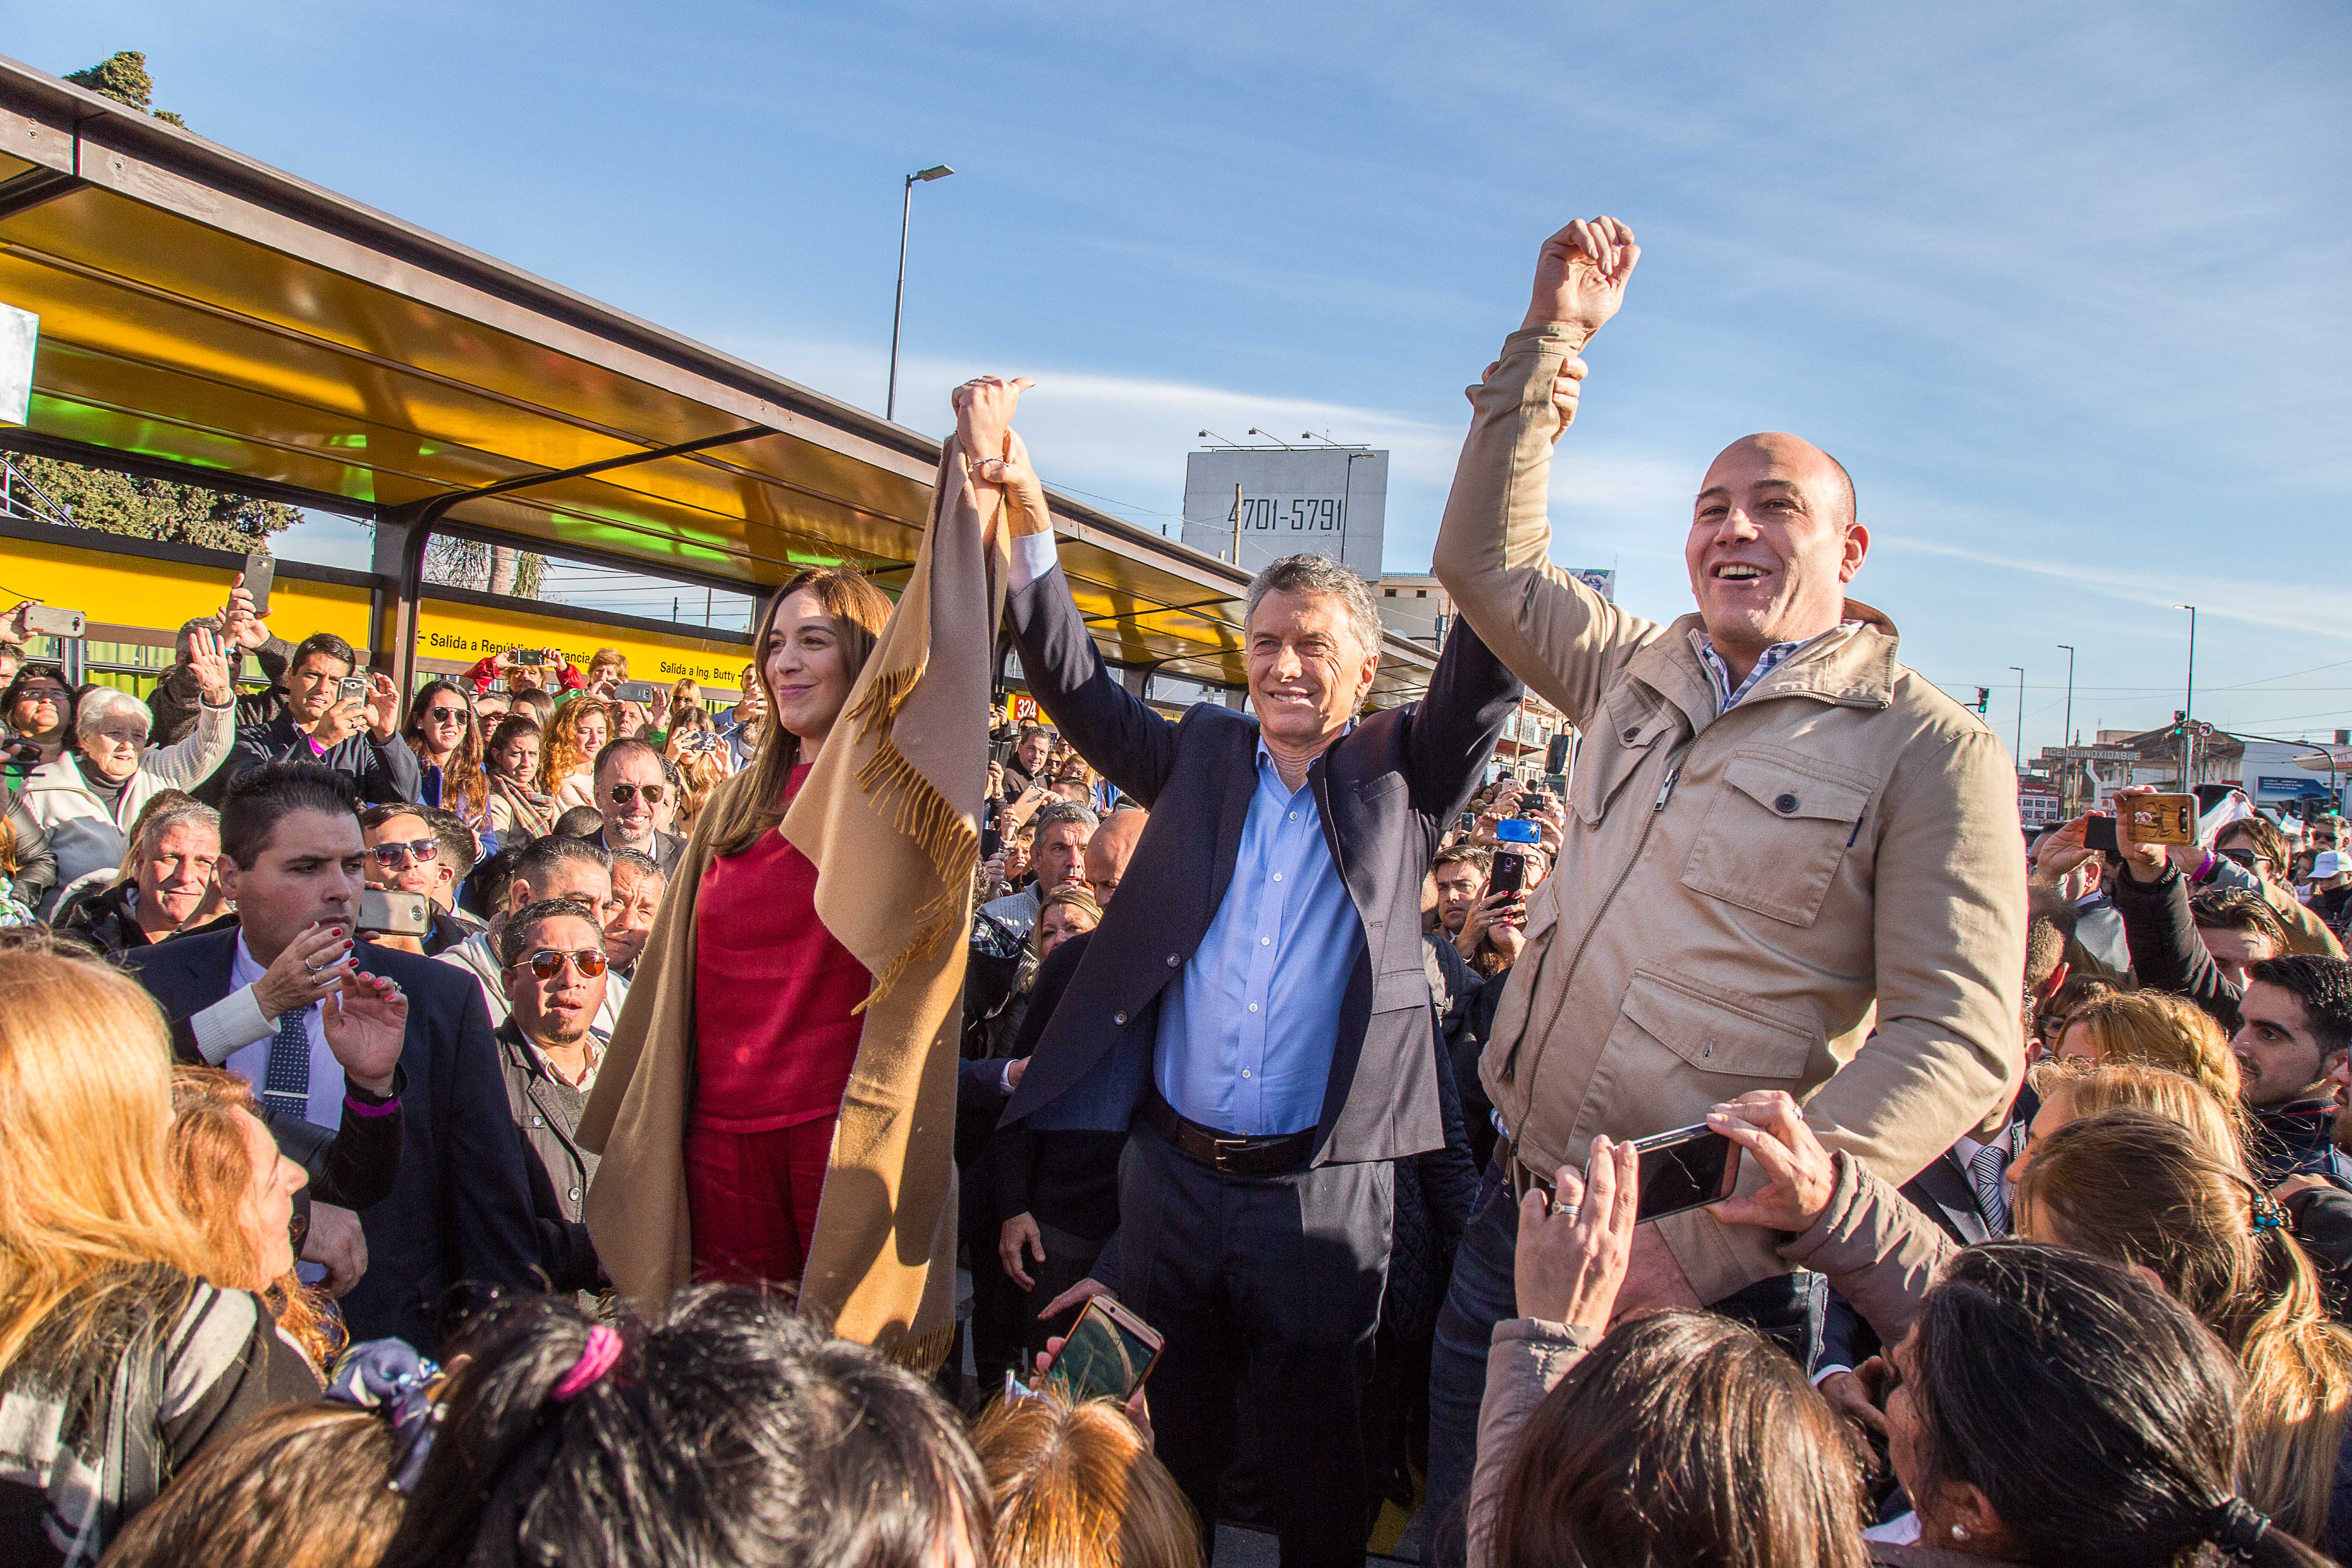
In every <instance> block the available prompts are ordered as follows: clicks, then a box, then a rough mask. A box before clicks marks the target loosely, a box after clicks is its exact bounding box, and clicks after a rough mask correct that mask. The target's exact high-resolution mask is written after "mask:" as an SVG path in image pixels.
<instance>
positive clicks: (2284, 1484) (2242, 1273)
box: [2017, 1110, 2352, 1556]
mask: <svg viewBox="0 0 2352 1568" xmlns="http://www.w3.org/2000/svg"><path fill="white" fill-rule="evenodd" d="M2017 1212H2018V1218H2019V1231H2020V1234H2025V1233H2026V1231H2027V1229H2028V1227H2029V1226H2030V1227H2031V1229H2032V1232H2033V1233H2034V1234H2036V1235H2037V1236H2039V1237H2042V1239H2045V1240H2049V1241H2054V1242H2057V1243H2059V1244H2060V1245H2062V1246H2065V1247H2076V1248H2079V1249H2081V1250H2083V1251H2086V1252H2093V1253H2097V1254H2099V1255H2100V1256H2103V1257H2107V1258H2119V1259H2120V1260H2122V1261H2123V1262H2126V1263H2129V1264H2133V1265H2136V1266H2137V1267H2139V1268H2146V1269H2147V1270H2149V1271H2150V1272H2152V1273H2153V1274H2155V1275H2156V1276H2157V1278H2158V1279H2160V1280H2161V1281H2163V1283H2164V1286H2165V1288H2166V1289H2168V1290H2169V1291H2171V1292H2172V1295H2173V1296H2174V1298H2175V1299H2176V1300H2179V1302H2180V1304H2181V1305H2182V1306H2184V1307H2186V1308H2188V1309H2189V1310H2190V1311H2191V1312H2194V1313H2195V1314H2196V1315H2197V1316H2198V1317H2199V1318H2200V1320H2202V1321H2203V1322H2204V1323H2205V1326H2206V1327H2207V1328H2210V1329H2211V1330H2212V1331H2214V1333H2215V1334H2217V1335H2218V1336H2220V1338H2221V1342H2222V1343H2223V1344H2225V1345H2227V1346H2228V1347H2229V1348H2230V1350H2231V1352H2232V1353H2234V1354H2235V1355H2236V1356H2237V1357H2238V1361H2239V1364H2240V1365H2241V1366H2242V1367H2243V1368H2244V1369H2245V1384H2244V1386H2243V1388H2242V1392H2241V1394H2240V1398H2239V1410H2240V1413H2241V1418H2242V1425H2243V1426H2244V1429H2245V1438H2246V1458H2245V1468H2244V1482H2243V1484H2244V1488H2245V1493H2246V1496H2247V1498H2248V1500H2251V1501H2252V1503H2253V1504H2254V1506H2255V1507H2257V1508H2259V1509H2261V1510H2263V1511H2264V1512H2266V1513H2268V1514H2269V1515H2270V1516H2271V1518H2272V1519H2273V1521H2276V1522H2277V1524H2278V1526H2279V1528H2280V1529H2282V1530H2284V1531H2287V1532H2288V1533H2289V1534H2291V1535H2294V1536H2297V1537H2299V1538H2301V1539H2302V1540H2304V1541H2306V1542H2311V1543H2312V1544H2314V1545H2315V1546H2322V1547H2326V1548H2327V1549H2328V1550H2329V1551H2331V1552H2334V1553H2336V1555H2338V1556H2341V1555H2342V1554H2343V1553H2344V1552H2345V1551H2346V1550H2347V1548H2352V1539H2331V1532H2330V1530H2329V1519H2328V1511H2329V1510H2328V1503H2329V1501H2330V1500H2331V1498H2332V1496H2333V1494H2334V1491H2335V1482H2336V1467H2337V1465H2338V1463H2339V1460H2340V1459H2341V1458H2342V1455H2343V1449H2344V1436H2345V1416H2346V1414H2347V1409H2352V1334H2347V1332H2346V1331H2344V1330H2343V1329H2342V1328H2340V1327H2338V1326H2337V1325H2336V1324H2335V1323H2332V1322H2330V1321H2328V1319H2327V1313H2326V1307H2325V1305H2324V1303H2323V1302H2322V1300H2321V1297H2320V1289H2319V1276H2318V1274H2317V1272H2316V1270H2315V1269H2314V1268H2313V1267H2312V1263H2311V1259H2310V1258H2309V1257H2307V1256H2306V1255H2305V1252H2304V1250H2303V1247H2302V1246H2301V1244H2299V1243H2298V1242H2296V1241H2295V1239H2294V1237H2292V1236H2291V1235H2289V1234H2288V1231H2287V1226H2286V1218H2285V1215H2284V1211H2282V1210H2281V1208H2280V1207H2279V1205H2278V1204H2277V1202H2276V1201H2275V1200H2273V1198H2272V1197H2271V1196H2270V1195H2269V1194H2267V1193H2264V1192H2263V1190H2262V1188H2260V1187H2259V1186H2257V1185H2255V1184H2254V1181H2253V1178H2252V1176H2250V1175H2248V1174H2247V1173H2246V1170H2245V1167H2244V1165H2243V1164H2242V1163H2239V1162H2233V1161H2223V1160H2221V1159H2217V1158H2216V1157H2215V1156H2214V1155H2213V1154H2212V1152H2210V1150H2208V1149H2206V1148H2204V1147H2203V1146H2202V1145H2201V1143H2200V1141H2199V1140H2198V1139H2196V1138H2195V1136H2194V1135H2193V1134H2192V1133H2191V1132H2190V1131H2189V1129H2187V1128H2185V1127H2183V1126H2181V1125H2180V1124H2179V1123H2178V1122H2175V1121H2169V1120H2168V1119H2166V1118H2163V1117H2160V1116H2158V1115H2156V1114H2153V1113H2151V1112H2148V1111H2143V1110H2113V1111H2108V1112H2106V1113H2105V1114H2103V1115H2100V1116H2096V1117H2091V1118H2087V1119H2084V1120H2083V1121H2074V1122H2071V1123H2069V1124H2068V1125H2067V1126H2065V1127H2063V1128H2061V1129H2060V1130H2059V1131H2056V1132H2054V1133H2053V1134H2052V1135H2051V1136H2050V1137H2049V1138H2048V1139H2046V1140H2044V1141H2043V1142H2042V1147H2041V1148H2040V1149H2039V1150H2038V1151H2037V1152H2036V1153H2035V1156H2034V1159H2033V1162H2032V1165H2031V1166H2030V1168H2029V1169H2028V1170H2027V1171H2026V1173H2025V1174H2024V1176H2023V1177H2022V1178H2021V1179H2020V1180H2019V1182H2018V1186H2017Z"/></svg>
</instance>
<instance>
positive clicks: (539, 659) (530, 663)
mask: <svg viewBox="0 0 2352 1568" xmlns="http://www.w3.org/2000/svg"><path fill="white" fill-rule="evenodd" d="M507 658H509V659H510V660H512V661H513V662H514V663H516V664H519V665H520V666H522V667H523V668H525V669H537V668H540V667H541V666H542V665H544V664H545V663H546V662H547V650H546V649H545V648H543V647H519V648H516V649H515V650H514V651H513V652H511V653H509V654H508V655H507Z"/></svg>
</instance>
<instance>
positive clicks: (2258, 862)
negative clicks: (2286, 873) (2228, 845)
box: [2221, 848, 2271, 871]
mask: <svg viewBox="0 0 2352 1568" xmlns="http://www.w3.org/2000/svg"><path fill="white" fill-rule="evenodd" d="M2221 858H2223V859H2224V860H2235V861H2236V862H2237V863H2238V864H2239V865H2241V866H2243V867H2244V868H2246V869H2247V870H2249V871H2259V870H2261V869H2262V868H2263V867H2265V866H2267V865H2269V864H2270V863H2271V858H2270V857H2269V856H2267V855H2257V854H2255V853H2254V852H2253V851H2252V850H2251V849H2244V848H2239V849H2224V850H2222V851H2221Z"/></svg>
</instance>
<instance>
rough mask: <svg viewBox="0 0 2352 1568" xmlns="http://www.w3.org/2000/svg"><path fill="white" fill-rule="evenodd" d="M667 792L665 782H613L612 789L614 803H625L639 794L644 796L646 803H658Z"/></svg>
mask: <svg viewBox="0 0 2352 1568" xmlns="http://www.w3.org/2000/svg"><path fill="white" fill-rule="evenodd" d="M668 794H669V786H668V785H667V784H614V786H613V789H612V797H613V804H614V805H628V804H629V803H630V802H632V801H634V800H635V799H636V798H637V796H638V795H644V796H645V797H646V805H660V804H661V803H662V799H663V797H664V796H666V795H668Z"/></svg>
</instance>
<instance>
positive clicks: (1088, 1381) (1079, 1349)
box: [1045, 1296, 1161, 1405]
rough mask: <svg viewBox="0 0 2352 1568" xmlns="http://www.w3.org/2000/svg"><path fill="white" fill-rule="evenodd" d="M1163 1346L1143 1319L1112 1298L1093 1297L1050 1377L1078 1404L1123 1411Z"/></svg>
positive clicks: (1156, 1332) (1074, 1324)
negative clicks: (1109, 1403) (1105, 1402)
mask: <svg viewBox="0 0 2352 1568" xmlns="http://www.w3.org/2000/svg"><path fill="white" fill-rule="evenodd" d="M1160 1344H1161V1338H1160V1331H1158V1330H1157V1329H1154V1328H1153V1327H1152V1326H1151V1325H1150V1324H1149V1323H1147V1322H1145V1321H1143V1320H1142V1319H1141V1318H1139V1317H1137V1316H1136V1315H1135V1314H1134V1313H1133V1312H1130V1311H1129V1310H1127V1309H1126V1308H1125V1307H1122V1306H1120V1305H1119V1304H1118V1302H1117V1301H1114V1300H1110V1299H1109V1298H1108V1297H1107V1296H1095V1297H1090V1298H1088V1300H1087V1308H1086V1310H1085V1311H1083V1312H1080V1313H1079V1314H1078V1321H1076V1322H1075V1323H1073V1324H1071V1325H1070V1332H1069V1335H1068V1337H1067V1338H1066V1339H1065V1340H1064V1341H1063V1342H1062V1353H1061V1354H1059V1355H1057V1356H1055V1358H1054V1365H1053V1368H1052V1370H1051V1371H1049V1372H1047V1373H1046V1374H1045V1375H1046V1376H1048V1377H1050V1378H1055V1379H1056V1380H1058V1381H1059V1382H1060V1383H1061V1384H1062V1385H1063V1386H1064V1387H1065V1388H1066V1389H1068V1390H1069V1394H1070V1397H1071V1398H1072V1399H1073V1400H1086V1399H1112V1400H1117V1401H1118V1403H1120V1404H1122V1405H1124V1404H1126V1403H1127V1402H1128V1401H1129V1400H1130V1399H1132V1398H1134V1397H1135V1391H1136V1390H1137V1389H1139V1388H1141V1387H1142V1386H1143V1380H1144V1379H1145V1378H1147V1377H1150V1375H1151V1368H1152V1365H1153V1363H1157V1362H1158V1361H1159V1360H1160Z"/></svg>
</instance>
